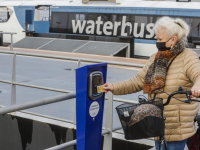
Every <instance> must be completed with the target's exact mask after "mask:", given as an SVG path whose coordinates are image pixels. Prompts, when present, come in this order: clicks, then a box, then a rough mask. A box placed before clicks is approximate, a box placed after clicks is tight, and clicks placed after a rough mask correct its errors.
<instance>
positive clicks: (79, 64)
mask: <svg viewBox="0 0 200 150" xmlns="http://www.w3.org/2000/svg"><path fill="white" fill-rule="evenodd" d="M80 66H81V59H79V60H78V62H77V68H80ZM74 128H76V100H75V101H74Z"/></svg>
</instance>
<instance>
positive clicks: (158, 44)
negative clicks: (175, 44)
mask: <svg viewBox="0 0 200 150" xmlns="http://www.w3.org/2000/svg"><path fill="white" fill-rule="evenodd" d="M171 38H172V37H171ZM171 38H170V39H171ZM170 39H169V40H170ZM169 40H168V41H169ZM168 41H167V42H168ZM167 42H156V47H157V48H158V51H166V50H170V49H171V47H166V46H165V45H166V43H167Z"/></svg>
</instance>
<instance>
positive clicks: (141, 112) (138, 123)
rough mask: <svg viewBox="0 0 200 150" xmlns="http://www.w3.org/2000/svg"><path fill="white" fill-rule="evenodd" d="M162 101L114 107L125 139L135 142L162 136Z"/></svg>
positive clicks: (158, 99) (157, 99)
mask: <svg viewBox="0 0 200 150" xmlns="http://www.w3.org/2000/svg"><path fill="white" fill-rule="evenodd" d="M163 108H164V107H163V99H162V98H155V100H149V101H145V102H143V103H142V104H141V103H140V104H121V105H119V106H117V107H116V110H117V113H118V116H119V119H120V122H121V124H122V128H123V130H124V135H125V139H127V140H135V139H144V138H149V137H156V136H163V135H164V119H163Z"/></svg>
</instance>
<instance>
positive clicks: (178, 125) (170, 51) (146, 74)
mask: <svg viewBox="0 0 200 150" xmlns="http://www.w3.org/2000/svg"><path fill="white" fill-rule="evenodd" d="M154 31H155V34H156V37H157V43H156V46H157V48H158V52H157V53H156V54H153V55H152V56H151V57H150V59H149V60H148V62H147V64H146V65H145V67H144V68H143V69H142V70H141V71H140V72H139V73H138V74H137V75H136V76H135V77H133V78H131V79H128V80H125V81H121V82H117V83H113V84H111V83H106V84H105V87H104V89H105V91H106V92H108V91H111V92H113V93H114V95H124V94H131V93H135V92H138V91H141V90H143V92H144V93H148V94H149V95H150V93H151V92H152V90H154V89H157V88H158V89H161V90H163V91H164V92H167V93H172V92H174V91H177V90H178V87H179V86H182V87H183V89H184V90H190V89H191V91H192V97H199V96H200V61H199V57H198V55H197V54H196V53H195V52H194V51H192V50H191V49H188V48H185V45H186V44H187V36H188V34H189V26H188V25H187V23H186V22H185V21H183V20H182V19H179V18H177V19H173V18H169V17H162V18H160V19H159V20H158V21H157V22H156V24H155V26H154ZM170 62H172V63H171V65H170V66H169V68H168V69H167V67H168V65H169V64H170ZM157 97H161V98H163V99H164V102H166V99H167V97H168V95H166V94H165V93H160V92H159V93H158V94H157ZM175 97H176V98H178V99H180V100H186V96H185V95H178V96H175ZM198 110H199V104H198V103H197V102H192V103H191V104H187V103H183V102H181V101H178V100H177V99H174V98H172V99H171V102H170V104H169V105H167V106H165V110H164V116H165V118H166V120H165V139H166V141H167V144H168V147H169V149H170V150H184V147H185V144H186V141H187V139H188V138H189V137H191V136H192V135H194V134H195V132H196V130H195V125H194V118H195V116H196V114H197V113H198ZM155 145H156V149H157V150H158V147H159V146H158V141H157V140H155Z"/></svg>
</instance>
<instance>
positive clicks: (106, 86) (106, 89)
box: [103, 83, 114, 93]
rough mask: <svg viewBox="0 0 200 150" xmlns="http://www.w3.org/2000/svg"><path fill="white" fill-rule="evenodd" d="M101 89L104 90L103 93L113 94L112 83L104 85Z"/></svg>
mask: <svg viewBox="0 0 200 150" xmlns="http://www.w3.org/2000/svg"><path fill="white" fill-rule="evenodd" d="M103 89H104V90H105V93H107V92H108V91H111V92H112V93H113V92H114V88H113V85H112V83H105V84H104V87H103Z"/></svg>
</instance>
